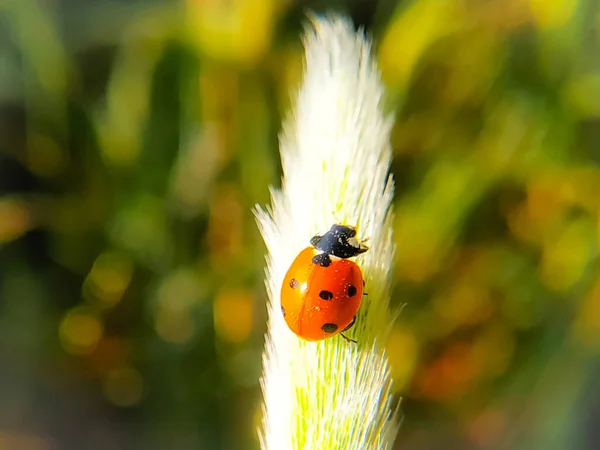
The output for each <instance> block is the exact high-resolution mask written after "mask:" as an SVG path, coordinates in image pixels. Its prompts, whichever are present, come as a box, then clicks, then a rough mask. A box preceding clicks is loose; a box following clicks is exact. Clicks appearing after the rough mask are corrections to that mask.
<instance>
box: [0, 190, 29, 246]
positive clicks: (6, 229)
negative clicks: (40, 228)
mask: <svg viewBox="0 0 600 450" xmlns="http://www.w3.org/2000/svg"><path fill="white" fill-rule="evenodd" d="M29 210H30V205H29V204H28V203H27V202H26V201H24V200H20V199H16V198H0V243H1V242H8V241H12V240H14V239H17V238H19V237H21V236H22V235H23V234H25V233H26V232H27V231H29V229H30V228H31V227H32V225H33V224H32V217H31V213H30V211H29Z"/></svg>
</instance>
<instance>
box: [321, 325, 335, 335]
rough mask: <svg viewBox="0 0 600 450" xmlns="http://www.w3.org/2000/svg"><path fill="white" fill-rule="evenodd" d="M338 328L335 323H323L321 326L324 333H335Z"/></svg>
mask: <svg viewBox="0 0 600 450" xmlns="http://www.w3.org/2000/svg"><path fill="white" fill-rule="evenodd" d="M337 329H338V326H337V325H336V324H335V323H324V324H323V326H322V327H321V330H323V331H324V332H325V333H335V332H336V331H337Z"/></svg>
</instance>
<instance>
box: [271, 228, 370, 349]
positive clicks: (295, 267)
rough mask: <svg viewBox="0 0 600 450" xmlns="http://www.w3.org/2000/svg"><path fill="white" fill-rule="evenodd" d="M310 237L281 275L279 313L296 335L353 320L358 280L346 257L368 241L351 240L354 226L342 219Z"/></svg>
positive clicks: (322, 334)
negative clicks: (317, 234)
mask: <svg viewBox="0 0 600 450" xmlns="http://www.w3.org/2000/svg"><path fill="white" fill-rule="evenodd" d="M310 243H311V245H312V247H307V248H305V249H304V250H302V251H301V252H300V254H299V255H298V256H297V257H296V259H295V260H294V262H293V263H292V265H291V267H290V269H289V270H288V272H287V274H286V275H285V278H284V279H283V285H282V286H281V313H282V314H283V317H284V319H285V321H286V323H287V324H288V326H289V327H290V329H291V330H292V331H293V332H294V333H296V334H297V335H298V336H299V337H301V338H302V339H305V340H307V341H319V340H321V339H326V338H328V337H331V336H335V335H336V334H340V333H342V332H343V331H346V330H348V329H349V328H351V327H352V326H353V325H354V321H355V320H356V312H357V311H358V308H359V306H360V303H361V300H362V296H363V287H364V280H363V276H362V272H361V270H360V267H358V265H357V264H356V263H355V262H353V261H350V260H349V259H348V258H352V257H354V256H357V255H360V254H361V253H364V252H366V251H367V250H368V247H367V246H365V245H362V244H361V243H359V242H358V241H357V240H356V229H355V228H353V227H350V226H346V225H333V226H332V227H331V229H330V230H329V231H328V232H327V233H325V234H324V235H323V236H314V237H313V238H312V239H311V240H310ZM342 337H344V339H347V340H350V339H348V338H347V337H346V336H344V335H343V334H342Z"/></svg>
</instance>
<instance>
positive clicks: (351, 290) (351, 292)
mask: <svg viewBox="0 0 600 450" xmlns="http://www.w3.org/2000/svg"><path fill="white" fill-rule="evenodd" d="M355 295H356V288H355V287H354V286H352V285H350V286H348V297H354V296H355Z"/></svg>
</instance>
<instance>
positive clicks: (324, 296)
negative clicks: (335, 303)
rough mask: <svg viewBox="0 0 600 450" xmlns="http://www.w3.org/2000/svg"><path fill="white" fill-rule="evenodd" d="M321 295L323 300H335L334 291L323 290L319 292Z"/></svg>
mask: <svg viewBox="0 0 600 450" xmlns="http://www.w3.org/2000/svg"><path fill="white" fill-rule="evenodd" d="M319 297H321V298H322V299H323V300H333V292H331V291H321V292H319Z"/></svg>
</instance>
